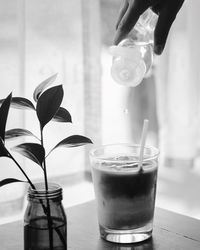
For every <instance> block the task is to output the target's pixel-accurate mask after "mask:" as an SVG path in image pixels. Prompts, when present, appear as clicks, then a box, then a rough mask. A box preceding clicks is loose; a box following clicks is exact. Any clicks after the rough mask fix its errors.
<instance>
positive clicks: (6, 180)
mask: <svg viewBox="0 0 200 250" xmlns="http://www.w3.org/2000/svg"><path fill="white" fill-rule="evenodd" d="M14 182H26V181H22V180H18V179H14V178H7V179H4V180H2V181H0V187H2V186H4V185H7V184H10V183H14Z"/></svg>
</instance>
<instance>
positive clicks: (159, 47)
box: [154, 45, 164, 55]
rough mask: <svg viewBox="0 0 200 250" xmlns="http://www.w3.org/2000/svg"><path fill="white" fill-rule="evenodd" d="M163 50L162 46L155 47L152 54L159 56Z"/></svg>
mask: <svg viewBox="0 0 200 250" xmlns="http://www.w3.org/2000/svg"><path fill="white" fill-rule="evenodd" d="M163 49H164V47H163V45H155V47H154V52H155V54H157V55H161V54H162V52H163Z"/></svg>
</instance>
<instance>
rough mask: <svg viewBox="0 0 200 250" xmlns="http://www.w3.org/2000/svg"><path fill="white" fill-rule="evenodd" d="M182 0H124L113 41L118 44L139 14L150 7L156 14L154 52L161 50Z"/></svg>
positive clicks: (160, 51)
mask: <svg viewBox="0 0 200 250" xmlns="http://www.w3.org/2000/svg"><path fill="white" fill-rule="evenodd" d="M183 2H184V0H124V3H123V6H122V8H121V10H120V13H119V18H118V21H117V25H116V28H117V31H116V34H115V39H114V43H115V44H118V43H119V42H120V41H121V40H122V39H124V38H125V37H126V36H127V34H128V33H129V32H130V31H131V29H132V28H133V27H134V25H135V24H136V22H137V21H138V19H139V17H140V15H141V14H142V13H143V12H144V11H145V10H147V9H148V8H151V9H152V10H153V11H154V12H155V13H156V14H158V21H157V24H156V27H155V31H154V52H155V53H156V54H158V55H160V54H161V53H162V52H163V49H164V47H165V43H166V40H167V36H168V33H169V30H170V28H171V25H172V23H173V21H174V20H175V18H176V15H177V13H178V12H179V10H180V8H181V6H182V4H183Z"/></svg>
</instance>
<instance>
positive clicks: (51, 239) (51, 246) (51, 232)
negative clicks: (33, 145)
mask: <svg viewBox="0 0 200 250" xmlns="http://www.w3.org/2000/svg"><path fill="white" fill-rule="evenodd" d="M40 134H41V145H42V146H43V148H44V138H43V130H42V127H41V126H40ZM43 169H44V181H45V189H46V192H48V178H47V169H46V159H45V157H44V162H43ZM47 220H48V228H49V247H50V250H53V228H52V226H53V223H52V219H51V208H50V204H49V200H48V198H47Z"/></svg>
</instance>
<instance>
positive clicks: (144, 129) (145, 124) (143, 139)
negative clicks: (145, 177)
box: [138, 119, 149, 172]
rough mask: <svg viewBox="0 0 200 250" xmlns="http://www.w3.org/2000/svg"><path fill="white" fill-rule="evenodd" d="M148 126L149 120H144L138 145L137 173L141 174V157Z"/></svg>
mask: <svg viewBox="0 0 200 250" xmlns="http://www.w3.org/2000/svg"><path fill="white" fill-rule="evenodd" d="M148 126H149V120H147V119H145V120H144V123H143V129H142V137H141V143H140V145H141V146H140V155H139V164H138V167H139V171H140V172H142V170H143V169H142V162H143V156H144V146H145V142H146V137H147V131H148Z"/></svg>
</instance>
